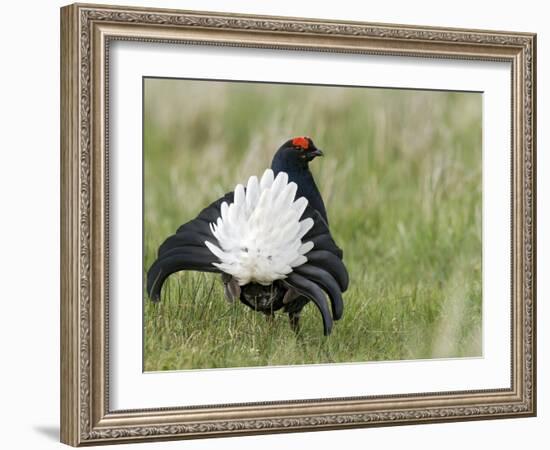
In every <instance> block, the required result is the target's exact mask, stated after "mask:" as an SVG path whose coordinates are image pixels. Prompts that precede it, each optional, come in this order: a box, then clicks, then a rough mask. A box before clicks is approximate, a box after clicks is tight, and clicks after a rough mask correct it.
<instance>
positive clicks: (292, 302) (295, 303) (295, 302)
mask: <svg viewBox="0 0 550 450" xmlns="http://www.w3.org/2000/svg"><path fill="white" fill-rule="evenodd" d="M285 301H286V302H285ZM308 302H309V299H308V298H307V297H304V296H303V295H300V294H299V293H298V292H297V291H295V290H294V289H292V288H290V289H289V290H288V291H287V292H286V293H285V296H284V299H283V303H285V312H287V313H288V320H289V322H290V328H292V330H294V332H295V333H298V332H299V331H300V314H302V309H304V306H306V305H307V303H308Z"/></svg>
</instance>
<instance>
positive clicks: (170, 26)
mask: <svg viewBox="0 0 550 450" xmlns="http://www.w3.org/2000/svg"><path fill="white" fill-rule="evenodd" d="M112 40H138V41H158V42H178V43H188V44H196V43H202V44H210V45H220V46H238V47H258V48H268V49H292V50H305V49H307V50H314V51H324V52H348V53H363V54H384V55H407V56H416V57H424V58H458V59H472V60H497V61H507V62H510V63H511V66H512V80H513V81H512V86H511V94H512V97H511V98H512V118H511V126H512V149H511V154H512V186H511V190H512V306H511V307H512V361H511V370H512V385H511V386H510V388H509V389H496V390H486V391H467V392H448V393H425V394H410V395H399V396H389V397H388V396H386V397H371V398H365V397H354V398H349V399H328V400H311V401H298V400H296V401H290V402H275V403H254V404H242V405H233V406H222V405H219V406H216V405H214V406H211V407H200V408H196V407H195V408H192V409H191V408H186V407H181V408H174V409H162V410H136V411H111V410H110V409H109V401H108V372H107V361H108V359H107V357H108V333H107V332H106V330H107V328H106V325H107V319H108V301H107V298H106V287H107V285H108V271H107V266H106V261H107V255H108V241H107V233H106V230H107V226H108V214H107V212H108V197H107V196H106V186H107V185H108V173H107V171H106V165H107V163H108V148H107V144H108V141H107V137H108V121H107V119H108V110H107V109H106V98H107V94H108V93H107V89H108V83H107V81H108V78H107V77H108V73H107V72H106V69H107V62H108V57H109V43H110V42H111V41H112ZM535 53H536V36H535V35H534V34H529V33H509V32H500V31H481V30H464V29H443V28H431V27H416V26H404V25H383V24H372V23H358V22H345V23H344V22H334V21H327V20H314V19H297V18H285V17H259V16H247V15H238V14H225V13H224V14H218V13H203V12H190V11H174V10H156V9H141V8H129V7H113V6H99V5H80V4H75V5H71V6H66V7H64V8H62V9H61V241H62V246H61V440H62V442H64V443H67V444H70V445H74V446H78V445H86V444H104V443H105V444H106V443H119V442H128V441H144V440H160V439H177V438H198V437H214V436H231V435H243V434H259V433H275V432H295V431H311V430H323V429H335V428H346V427H347V428H351V427H366V426H380V425H396V424H412V423H426V422H442V421H451V420H472V419H490V418H502V417H520V416H533V415H535V412H536V396H535V381H536V366H535V359H536V358H535V347H536V336H535V298H536V292H535V289H536V282H535V273H536V272H535V261H536V253H535V248H536V234H535V233H536V211H535V204H536V198H535V187H536V186H535V180H536V173H535V143H536V133H535V82H536V79H535V78H536V74H535V67H536V63H535Z"/></svg>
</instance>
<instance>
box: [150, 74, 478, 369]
mask: <svg viewBox="0 0 550 450" xmlns="http://www.w3.org/2000/svg"><path fill="white" fill-rule="evenodd" d="M144 114H145V118H144V183H145V185H144V261H143V270H144V275H145V273H146V271H147V269H148V268H149V266H150V265H151V263H152V262H153V261H154V259H155V257H156V251H157V248H158V246H159V245H160V244H161V243H162V242H163V240H164V239H165V238H166V237H167V236H168V235H170V234H172V233H173V232H174V231H175V230H176V228H177V227H178V226H179V225H180V224H182V223H184V222H186V221H188V220H190V219H192V218H194V217H195V216H196V215H197V214H198V212H199V211H200V210H201V209H202V208H203V207H204V206H206V205H208V204H209V203H210V202H212V201H213V200H216V199H217V198H219V197H220V196H221V195H222V194H224V193H225V192H227V191H230V190H232V189H233V188H234V186H235V185H236V184H237V183H238V182H244V181H246V180H247V179H248V177H249V176H250V175H254V174H256V175H259V174H261V173H262V172H263V170H264V169H265V168H267V167H269V165H270V162H271V158H272V156H273V153H274V152H275V151H276V149H277V148H278V147H279V145H280V144H281V143H282V142H284V141H285V140H287V139H289V138H290V137H293V136H296V135H304V134H305V135H309V136H311V137H312V138H313V140H314V141H315V143H316V144H317V146H318V147H319V148H321V149H323V151H324V152H325V157H324V158H318V159H316V160H315V161H314V162H313V163H312V165H311V168H312V171H313V172H314V176H315V179H316V180H317V184H318V185H319V188H320V190H321V193H322V195H323V197H324V199H325V203H326V205H327V209H328V214H329V218H330V223H331V230H332V233H333V236H334V237H335V240H336V242H337V243H338V244H339V245H340V246H341V247H342V248H343V250H344V261H345V263H346V265H347V267H348V270H349V274H350V288H349V290H348V291H347V292H346V293H345V294H344V303H345V309H344V316H343V318H342V319H341V320H340V321H338V322H336V324H335V327H334V329H333V332H332V335H331V336H329V337H328V338H327V337H324V336H323V334H322V321H321V317H320V315H319V313H318V311H317V309H316V308H315V306H314V305H313V304H309V305H308V306H306V308H305V310H304V314H303V315H302V319H301V324H302V329H301V331H300V333H299V334H298V335H296V334H294V333H293V332H292V331H291V329H290V327H289V325H288V319H287V315H285V314H283V313H280V314H278V315H276V317H275V320H273V321H271V322H267V321H266V319H265V317H264V316H263V315H261V314H258V313H255V312H254V311H252V310H250V309H249V308H247V307H246V306H244V305H242V304H241V303H239V302H236V303H235V304H229V303H227V302H226V301H225V299H224V296H223V290H222V283H221V280H220V277H219V276H217V275H212V274H202V273H192V272H186V273H183V272H181V273H179V274H175V275H173V276H172V277H170V278H169V280H168V282H167V283H166V284H165V288H164V290H163V297H162V301H161V303H160V304H158V305H154V304H152V303H151V302H150V301H149V300H148V299H147V296H146V294H144V295H145V301H144V315H145V317H144V327H145V339H144V368H145V370H147V371H154V370H177V369H191V368H216V367H237V366H246V367H250V366H264V365H288V364H311V363H332V362H352V361H375V360H399V359H417V358H437V357H462V356H479V355H481V309H482V299H481V95H480V94H471V93H448V92H427V91H412V90H389V89H356V88H330V87H311V86H308V87H303V86H285V85H265V84H248V83H231V84H229V83H213V82H200V81H185V80H157V79H150V80H146V82H145V111H144Z"/></svg>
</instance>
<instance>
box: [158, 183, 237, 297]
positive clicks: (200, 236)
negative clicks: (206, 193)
mask: <svg viewBox="0 0 550 450" xmlns="http://www.w3.org/2000/svg"><path fill="white" fill-rule="evenodd" d="M232 201H233V192H229V193H227V194H225V195H224V196H223V197H222V198H220V199H218V200H216V201H215V202H214V203H212V204H211V205H209V206H208V207H206V208H204V209H203V210H202V211H201V212H200V213H199V215H198V216H197V217H196V218H195V219H193V220H191V221H189V222H187V223H185V224H183V225H182V226H180V227H179V228H178V230H177V231H176V233H175V234H173V235H172V236H170V237H169V238H168V239H166V240H165V241H164V242H163V243H162V245H161V246H160V247H159V250H158V256H157V259H156V261H155V262H154V263H153V265H152V266H151V267H150V268H149V271H148V272H147V292H148V294H149V297H150V298H151V300H153V301H159V300H160V292H161V289H162V285H163V284H164V282H165V281H166V278H168V277H169V276H170V275H171V274H173V273H174V272H179V271H180V270H196V271H199V272H215V273H220V272H221V270H220V269H218V268H217V267H216V266H214V263H219V262H220V261H219V259H218V258H217V257H216V256H215V255H214V254H213V253H212V252H211V251H210V250H208V248H207V247H206V246H205V245H204V242H205V241H206V240H209V241H212V242H217V240H216V238H215V237H214V235H213V234H212V231H211V229H210V223H211V222H215V221H216V219H217V218H218V217H219V216H220V214H221V213H220V208H221V205H222V203H223V202H228V203H231V202H232Z"/></svg>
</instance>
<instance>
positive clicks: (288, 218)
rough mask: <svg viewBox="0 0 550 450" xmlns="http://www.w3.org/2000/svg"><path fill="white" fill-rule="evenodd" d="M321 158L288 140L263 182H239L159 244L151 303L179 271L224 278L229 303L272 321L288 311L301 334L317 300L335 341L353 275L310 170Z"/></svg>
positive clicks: (309, 144) (306, 144)
mask: <svg viewBox="0 0 550 450" xmlns="http://www.w3.org/2000/svg"><path fill="white" fill-rule="evenodd" d="M318 156H323V152H322V151H321V150H320V149H318V148H317V147H316V146H315V144H314V142H313V140H312V139H311V138H310V137H307V136H298V137H295V138H292V139H289V140H287V141H286V142H284V143H283V144H282V145H281V146H280V147H279V149H278V150H277V151H276V153H275V155H274V157H273V160H272V163H271V167H270V168H268V169H266V170H265V171H264V173H263V174H262V176H261V177H257V176H255V175H253V176H251V177H250V178H249V179H248V181H247V183H246V186H245V185H243V184H237V186H236V187H235V189H234V190H233V191H230V192H228V193H227V194H225V195H224V196H223V197H221V198H219V199H217V200H216V201H214V202H213V203H211V204H210V205H209V206H207V207H206V208H204V209H203V210H202V211H201V212H200V213H199V214H198V216H197V217H196V218H195V219H193V220H191V221H189V222H187V223H184V224H183V225H181V226H180V227H179V228H178V229H177V231H176V232H175V233H174V234H173V235H171V236H169V237H168V238H166V240H165V241H164V242H163V243H162V244H161V245H160V246H159V249H158V253H157V259H156V260H155V261H154V262H153V264H152V265H151V266H150V268H149V270H148V272H147V293H148V295H149V298H150V299H151V300H152V301H153V302H159V301H160V298H161V290H162V286H163V284H164V282H165V280H166V279H167V278H168V277H169V276H170V275H171V274H173V273H175V272H178V271H182V270H193V271H200V272H212V273H220V274H221V278H222V282H223V286H224V295H225V297H226V299H227V300H228V301H229V302H234V301H235V300H236V299H239V300H240V301H241V303H243V304H244V305H246V306H248V307H250V308H252V309H253V310H255V311H258V312H261V313H263V314H265V315H266V316H267V317H268V318H271V317H272V316H273V314H274V313H275V312H276V311H278V310H280V309H283V311H284V312H285V313H288V316H289V322H290V326H291V328H292V329H294V330H295V331H296V332H298V331H299V329H300V314H301V312H302V309H303V308H304V307H305V306H306V305H307V304H308V303H309V302H310V301H311V302H313V303H314V304H315V306H316V307H317V309H318V310H319V312H320V315H321V318H322V323H323V334H324V335H325V336H328V335H330V334H331V332H332V328H333V324H334V321H335V320H339V319H340V318H341V317H342V314H343V309H344V304H343V297H342V294H343V293H344V292H345V291H346V290H347V288H348V284H349V276H348V272H347V269H346V266H345V264H344V262H343V252H342V249H341V248H340V247H338V245H336V243H335V241H334V239H333V237H332V235H331V233H330V229H329V224H328V216H327V210H326V207H325V204H324V202H323V199H322V196H321V194H320V192H319V189H318V188H317V185H316V184H315V180H314V178H313V175H312V173H311V171H310V170H309V163H310V162H311V161H313V160H314V159H315V158H316V157H318ZM327 297H328V300H329V301H328V302H327ZM329 303H330V307H329Z"/></svg>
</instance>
